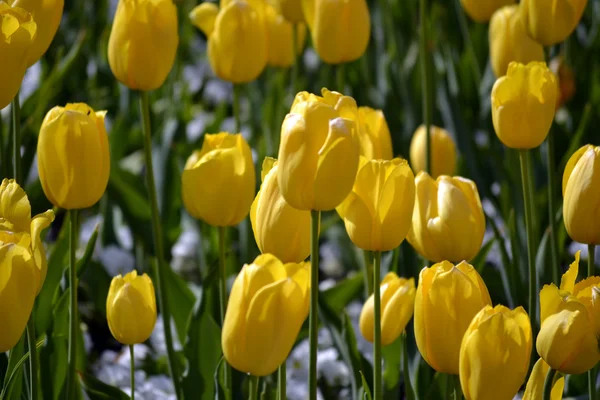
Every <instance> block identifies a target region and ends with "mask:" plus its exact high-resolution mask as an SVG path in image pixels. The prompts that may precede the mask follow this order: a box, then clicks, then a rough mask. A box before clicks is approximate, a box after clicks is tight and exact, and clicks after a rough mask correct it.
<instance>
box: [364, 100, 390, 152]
mask: <svg viewBox="0 0 600 400" xmlns="http://www.w3.org/2000/svg"><path fill="white" fill-rule="evenodd" d="M358 122H359V135H358V139H359V143H360V155H361V156H364V157H366V158H367V159H368V160H374V159H377V160H391V159H392V158H393V157H394V156H393V151H392V136H391V135H390V128H389V127H388V124H387V122H386V120H385V115H383V111H381V110H374V109H372V108H370V107H359V108H358Z"/></svg>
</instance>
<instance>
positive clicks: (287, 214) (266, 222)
mask: <svg viewBox="0 0 600 400" xmlns="http://www.w3.org/2000/svg"><path fill="white" fill-rule="evenodd" d="M278 170H279V167H278V166H277V161H276V160H275V159H272V158H268V157H267V158H265V160H264V162H263V167H262V180H263V182H262V185H261V187H260V190H259V192H258V194H257V195H256V198H255V199H254V202H253V203H252V208H251V209H250V221H251V222H252V230H253V231H254V238H255V239H256V244H257V245H258V248H259V250H260V251H261V252H262V253H271V254H273V255H274V256H275V257H277V258H278V259H280V260H281V261H282V262H284V263H285V262H301V261H304V260H305V259H306V257H308V255H309V254H310V212H309V211H305V210H297V209H295V208H293V207H292V206H290V205H289V204H288V203H287V202H286V201H285V199H284V198H283V196H282V195H281V191H280V190H279V182H278V181H277V174H278Z"/></svg>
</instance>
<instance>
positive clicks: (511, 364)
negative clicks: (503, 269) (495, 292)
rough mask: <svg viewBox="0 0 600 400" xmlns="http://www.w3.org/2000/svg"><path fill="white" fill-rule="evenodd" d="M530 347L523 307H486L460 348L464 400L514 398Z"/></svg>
mask: <svg viewBox="0 0 600 400" xmlns="http://www.w3.org/2000/svg"><path fill="white" fill-rule="evenodd" d="M457 311H458V312H460V310H457ZM532 345H533V343H532V332H531V322H530V321H529V316H528V315H527V313H526V312H525V310H524V309H523V307H517V308H516V309H514V310H510V309H508V308H506V307H505V306H502V305H497V306H496V307H492V306H490V305H486V306H485V307H484V308H483V309H482V310H481V311H479V313H477V315H475V317H474V318H473V320H472V321H471V324H470V325H469V327H468V328H467V331H466V332H465V335H464V337H463V339H462V344H461V347H460V361H459V364H460V384H461V386H462V390H463V393H464V395H465V399H467V400H478V399H498V400H500V399H506V400H511V399H512V398H513V397H515V394H517V392H518V391H519V388H520V387H521V385H522V384H523V382H525V378H526V377H527V371H528V370H529V359H530V357H531V347H532ZM500 376H501V377H502V379H498V377H500Z"/></svg>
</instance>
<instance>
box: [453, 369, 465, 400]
mask: <svg viewBox="0 0 600 400" xmlns="http://www.w3.org/2000/svg"><path fill="white" fill-rule="evenodd" d="M451 378H452V380H453V381H454V400H461V399H462V398H463V393H462V388H461V386H460V377H459V376H458V375H452V376H451Z"/></svg>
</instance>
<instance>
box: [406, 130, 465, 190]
mask: <svg viewBox="0 0 600 400" xmlns="http://www.w3.org/2000/svg"><path fill="white" fill-rule="evenodd" d="M430 135H431V172H432V174H431V176H433V177H434V178H437V177H438V176H440V175H452V174H453V173H454V170H455V169H456V145H455V144H454V139H452V136H450V134H449V133H448V131H447V130H445V129H443V128H439V127H437V126H433V125H432V126H431V129H430ZM426 150H427V131H426V129H425V125H421V126H419V127H418V128H417V130H416V131H415V133H414V134H413V137H412V140H411V142H410V164H411V166H412V168H413V171H414V172H415V173H418V172H421V171H425V164H426V160H425V159H426V158H427V153H426Z"/></svg>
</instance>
